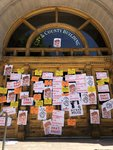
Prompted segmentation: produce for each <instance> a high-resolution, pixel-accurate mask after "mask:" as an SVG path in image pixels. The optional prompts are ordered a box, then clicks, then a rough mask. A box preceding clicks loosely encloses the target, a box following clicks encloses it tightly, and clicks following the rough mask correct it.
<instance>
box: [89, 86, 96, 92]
mask: <svg viewBox="0 0 113 150" xmlns="http://www.w3.org/2000/svg"><path fill="white" fill-rule="evenodd" d="M88 92H96V87H95V86H89V87H88Z"/></svg>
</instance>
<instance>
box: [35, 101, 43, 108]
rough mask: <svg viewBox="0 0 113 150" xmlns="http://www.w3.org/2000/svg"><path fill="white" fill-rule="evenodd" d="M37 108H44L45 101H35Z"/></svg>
mask: <svg viewBox="0 0 113 150" xmlns="http://www.w3.org/2000/svg"><path fill="white" fill-rule="evenodd" d="M35 106H36V107H40V106H43V100H39V101H35Z"/></svg>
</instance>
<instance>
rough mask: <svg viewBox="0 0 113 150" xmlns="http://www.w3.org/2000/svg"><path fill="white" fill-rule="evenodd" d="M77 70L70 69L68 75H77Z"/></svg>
mask: <svg viewBox="0 0 113 150" xmlns="http://www.w3.org/2000/svg"><path fill="white" fill-rule="evenodd" d="M75 73H76V70H75V69H68V74H75Z"/></svg>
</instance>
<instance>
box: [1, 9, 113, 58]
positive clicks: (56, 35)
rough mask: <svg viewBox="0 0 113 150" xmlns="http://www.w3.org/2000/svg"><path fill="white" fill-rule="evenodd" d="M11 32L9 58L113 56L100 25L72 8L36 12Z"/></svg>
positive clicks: (7, 43) (6, 44)
mask: <svg viewBox="0 0 113 150" xmlns="http://www.w3.org/2000/svg"><path fill="white" fill-rule="evenodd" d="M20 22H21V24H20ZM12 29H13V30H12ZM12 29H11V30H12V31H13V32H11V31H10V33H8V34H9V35H8V36H6V39H5V42H4V55H6V56H10V55H11V56H12V55H16V56H78V55H80V56H84V55H92V56H97V55H109V54H111V48H110V44H109V40H108V38H107V35H106V34H105V32H104V30H103V29H102V28H101V27H100V25H99V24H98V23H96V21H95V20H93V19H92V18H90V17H89V16H87V15H85V14H83V13H81V12H79V11H76V10H71V9H69V8H63V7H57V8H56V7H50V8H44V9H41V10H37V11H35V12H32V13H31V14H28V15H27V16H25V17H24V18H22V19H21V21H20V20H19V25H17V27H16V28H15V31H14V27H13V26H12ZM7 37H8V38H7ZM56 43H57V44H56ZM55 44H56V45H55Z"/></svg>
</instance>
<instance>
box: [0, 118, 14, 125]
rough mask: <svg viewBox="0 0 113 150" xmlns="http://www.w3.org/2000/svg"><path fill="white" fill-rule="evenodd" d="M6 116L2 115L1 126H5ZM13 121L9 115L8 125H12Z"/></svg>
mask: <svg viewBox="0 0 113 150" xmlns="http://www.w3.org/2000/svg"><path fill="white" fill-rule="evenodd" d="M5 119H6V118H5V117H0V126H5ZM11 123H12V118H11V117H8V118H7V126H11Z"/></svg>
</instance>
